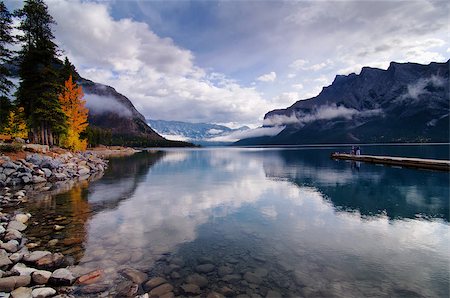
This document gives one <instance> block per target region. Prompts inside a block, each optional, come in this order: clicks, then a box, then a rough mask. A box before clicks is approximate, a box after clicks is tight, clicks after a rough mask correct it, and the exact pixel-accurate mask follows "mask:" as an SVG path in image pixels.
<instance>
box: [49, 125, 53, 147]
mask: <svg viewBox="0 0 450 298" xmlns="http://www.w3.org/2000/svg"><path fill="white" fill-rule="evenodd" d="M48 142H49V144H50V146H53V133H52V129H51V128H50V127H49V128H48Z"/></svg>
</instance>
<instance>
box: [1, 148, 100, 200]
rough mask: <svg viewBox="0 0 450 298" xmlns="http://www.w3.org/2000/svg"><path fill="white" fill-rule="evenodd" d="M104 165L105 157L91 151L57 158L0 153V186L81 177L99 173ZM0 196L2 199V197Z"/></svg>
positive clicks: (68, 153)
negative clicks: (18, 156)
mask: <svg viewBox="0 0 450 298" xmlns="http://www.w3.org/2000/svg"><path fill="white" fill-rule="evenodd" d="M106 166H107V163H106V161H105V160H103V159H101V158H99V157H97V156H96V155H94V154H91V153H74V154H73V153H70V152H67V153H64V154H60V155H58V156H57V157H51V156H47V155H43V154H37V153H34V154H29V155H27V156H26V158H25V159H18V160H12V159H11V158H10V157H8V156H0V186H11V187H17V186H20V185H27V184H45V183H47V182H50V183H52V182H56V181H64V180H71V179H79V180H83V179H87V178H88V177H89V176H90V175H92V174H94V173H97V172H103V171H104V170H105V168H106ZM0 199H1V200H5V198H4V197H0Z"/></svg>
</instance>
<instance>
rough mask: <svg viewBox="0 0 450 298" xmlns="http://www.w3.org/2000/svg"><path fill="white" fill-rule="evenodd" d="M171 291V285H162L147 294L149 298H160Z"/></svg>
mask: <svg viewBox="0 0 450 298" xmlns="http://www.w3.org/2000/svg"><path fill="white" fill-rule="evenodd" d="M172 291H173V286H172V285H171V284H162V285H160V286H158V287H156V288H154V289H153V290H151V291H150V292H149V293H148V294H149V295H150V297H152V296H157V297H159V296H162V295H164V294H166V293H170V292H172Z"/></svg>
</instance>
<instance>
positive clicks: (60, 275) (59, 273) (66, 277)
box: [49, 268, 75, 286]
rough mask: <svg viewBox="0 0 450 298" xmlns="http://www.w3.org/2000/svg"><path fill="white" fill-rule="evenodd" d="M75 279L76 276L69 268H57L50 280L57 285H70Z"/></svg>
mask: <svg viewBox="0 0 450 298" xmlns="http://www.w3.org/2000/svg"><path fill="white" fill-rule="evenodd" d="M74 281H75V276H73V274H72V272H70V271H69V270H68V269H65V268H60V269H56V270H55V271H54V272H53V273H52V275H51V276H50V279H49V282H50V283H52V284H55V285H62V286H70V285H71V284H73V282H74Z"/></svg>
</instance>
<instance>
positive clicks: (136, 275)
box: [122, 268, 148, 284]
mask: <svg viewBox="0 0 450 298" xmlns="http://www.w3.org/2000/svg"><path fill="white" fill-rule="evenodd" d="M122 274H123V275H124V276H125V277H126V278H128V279H130V280H132V281H133V282H134V283H137V284H142V283H143V282H145V281H146V280H147V279H148V275H147V274H145V273H144V272H141V271H139V270H136V269H132V268H127V269H125V270H123V271H122Z"/></svg>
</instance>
